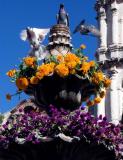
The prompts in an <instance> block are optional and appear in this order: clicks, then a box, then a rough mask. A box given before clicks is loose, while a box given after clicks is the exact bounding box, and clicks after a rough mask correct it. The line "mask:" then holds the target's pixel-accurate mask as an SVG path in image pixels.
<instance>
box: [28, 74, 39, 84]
mask: <svg viewBox="0 0 123 160" xmlns="http://www.w3.org/2000/svg"><path fill="white" fill-rule="evenodd" d="M38 82H39V79H38V78H37V77H36V76H33V77H31V79H30V83H31V84H38Z"/></svg>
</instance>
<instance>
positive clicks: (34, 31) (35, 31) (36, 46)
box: [20, 27, 50, 60]
mask: <svg viewBox="0 0 123 160" xmlns="http://www.w3.org/2000/svg"><path fill="white" fill-rule="evenodd" d="M49 31H50V29H49V28H48V29H40V28H30V27H27V29H25V30H23V31H22V32H21V34H20V37H21V39H22V40H23V41H26V40H28V41H29V43H30V46H31V48H32V50H31V51H30V52H29V55H30V56H34V57H37V59H38V60H43V59H44V58H45V57H46V56H47V55H48V50H47V49H46V47H45V46H44V45H42V44H41V43H42V42H43V40H44V39H45V37H46V35H47V34H48V33H49Z"/></svg>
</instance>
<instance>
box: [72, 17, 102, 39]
mask: <svg viewBox="0 0 123 160" xmlns="http://www.w3.org/2000/svg"><path fill="white" fill-rule="evenodd" d="M76 32H80V33H81V34H82V35H89V36H95V37H100V36H101V34H100V31H99V30H98V29H97V28H96V27H95V26H93V25H86V24H85V20H82V21H81V23H80V24H79V25H78V26H77V27H76V28H75V30H74V31H73V33H76Z"/></svg>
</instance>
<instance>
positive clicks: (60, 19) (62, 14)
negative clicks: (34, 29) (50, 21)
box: [56, 4, 69, 26]
mask: <svg viewBox="0 0 123 160" xmlns="http://www.w3.org/2000/svg"><path fill="white" fill-rule="evenodd" d="M56 18H57V24H64V25H66V26H69V18H68V13H66V11H65V9H64V5H63V4H60V9H59V13H58V14H57V17H56Z"/></svg>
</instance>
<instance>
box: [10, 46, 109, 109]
mask: <svg viewBox="0 0 123 160" xmlns="http://www.w3.org/2000/svg"><path fill="white" fill-rule="evenodd" d="M84 48H85V47H84V45H81V47H80V48H79V49H77V50H76V51H75V53H68V54H66V55H64V56H63V55H62V54H59V55H57V56H54V55H50V56H49V57H48V58H47V59H45V61H44V62H43V63H42V64H40V62H38V61H37V59H36V58H35V57H25V58H23V60H22V63H21V64H20V66H19V69H13V70H10V71H8V72H7V75H8V76H9V77H11V80H12V82H15V83H16V86H17V88H18V91H19V92H21V91H25V90H26V89H27V88H28V87H29V86H33V87H35V85H37V84H38V83H41V80H42V79H43V78H44V77H47V76H54V75H58V76H59V77H61V78H66V77H68V76H71V75H75V76H76V77H78V78H80V79H87V80H88V81H89V83H90V84H92V85H93V86H94V93H93V98H92V94H90V95H89V96H88V97H87V98H86V99H84V100H83V101H86V103H87V105H88V106H93V105H94V104H97V103H100V101H101V98H103V97H104V96H105V89H106V88H107V87H109V85H110V83H111V80H110V79H109V78H107V77H106V76H105V75H104V74H103V72H102V71H101V69H100V68H99V66H98V64H97V63H96V62H95V61H88V58H87V57H86V56H84V55H83V53H82V52H83V49H84ZM7 99H11V95H10V94H8V95H7Z"/></svg>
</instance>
